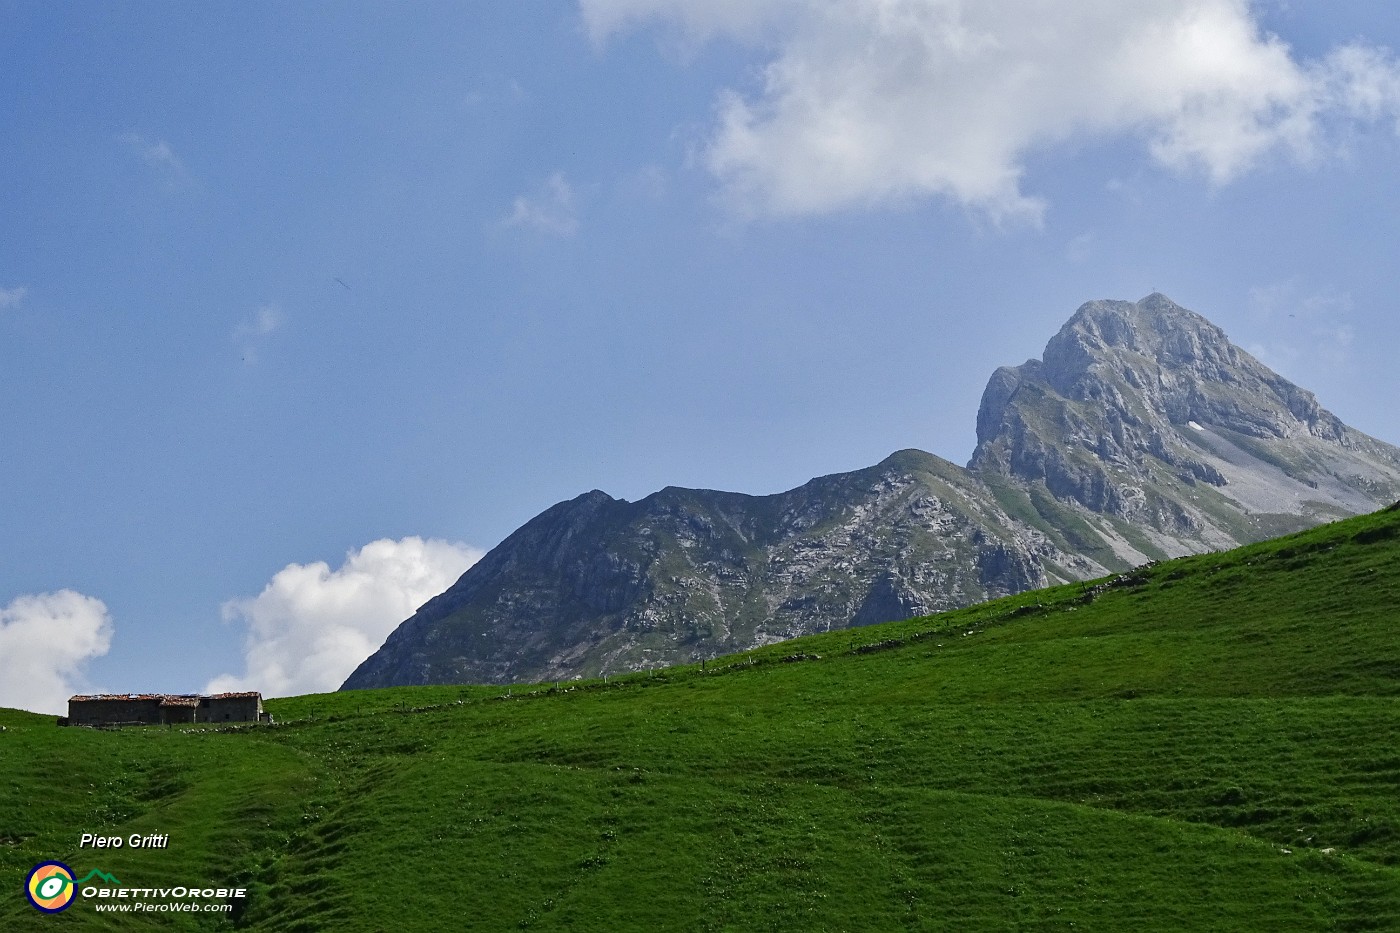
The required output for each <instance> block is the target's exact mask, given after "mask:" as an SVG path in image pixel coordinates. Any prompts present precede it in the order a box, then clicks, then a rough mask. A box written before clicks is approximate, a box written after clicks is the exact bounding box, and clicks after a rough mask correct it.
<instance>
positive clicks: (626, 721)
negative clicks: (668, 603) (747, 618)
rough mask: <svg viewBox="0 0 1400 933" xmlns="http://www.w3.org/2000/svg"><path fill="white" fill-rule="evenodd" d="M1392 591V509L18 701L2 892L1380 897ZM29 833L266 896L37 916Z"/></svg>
mask: <svg viewBox="0 0 1400 933" xmlns="http://www.w3.org/2000/svg"><path fill="white" fill-rule="evenodd" d="M1397 606H1400V512H1387V513H1378V514H1376V515H1372V516H1363V517H1361V518H1357V519H1353V520H1349V521H1345V522H1339V523H1337V524H1334V525H1329V526H1325V527H1322V528H1318V529H1314V530H1312V531H1309V532H1304V533H1302V534H1299V535H1294V536H1291V537H1289V538H1284V539H1279V540H1276V541H1270V542H1265V543H1263V544H1259V545H1254V546H1250V547H1247V548H1243V549H1240V550H1238V551H1233V552H1230V553H1229V554H1207V555H1201V556H1197V557H1191V558H1185V559H1182V560H1177V561H1172V562H1167V563H1162V564H1159V565H1156V566H1154V567H1152V568H1149V569H1146V570H1140V571H1135V572H1133V573H1131V574H1128V575H1125V576H1123V577H1120V578H1117V579H1116V580H1115V581H1114V584H1113V585H1107V586H1101V587H1097V588H1094V589H1089V588H1088V587H1086V586H1083V585H1078V584H1075V585H1071V586H1064V587H1059V588H1056V589H1053V590H1045V591H1040V592H1037V593H1027V594H1021V595H1019V596H1016V597H1012V598H1009V599H1005V600H999V601H997V602H993V603H987V604H985V605H982V606H977V607H973V608H971V609H967V610H962V611H958V612H954V613H948V614H945V615H942V616H938V617H934V618H927V619H916V620H910V621H908V622H900V623H894V624H892V625H884V626H876V627H872V628H867V629H858V630H851V631H843V632H839V633H833V634H830V635H823V636H814V637H811V638H806V639H801V640H799V641H795V642H788V643H785V644H782V645H774V646H770V647H768V648H766V649H763V650H761V651H756V652H752V653H751V654H748V655H742V656H737V657H732V658H724V659H720V660H719V661H717V662H710V663H709V664H707V665H706V668H705V670H704V671H703V672H702V671H701V670H699V669H698V668H695V667H688V668H676V669H672V670H670V671H667V672H663V673H659V674H657V675H654V676H648V675H646V674H642V675H631V676H628V677H626V678H622V679H616V680H611V681H609V682H607V683H602V682H596V681H595V682H588V683H582V684H565V685H563V686H564V689H562V690H554V689H552V688H550V687H548V686H546V687H535V688H522V687H516V688H513V689H511V690H509V691H507V690H506V689H505V688H499V687H491V688H461V687H425V688H400V689H393V690H381V691H362V692H349V693H340V694H332V695H325V696H310V697H298V698H292V699H286V700H279V701H274V702H272V703H270V704H269V706H270V708H272V710H273V711H274V713H275V715H277V716H278V718H279V719H280V720H282V721H283V724H282V725H279V726H277V727H274V728H267V727H256V728H245V729H242V730H234V731H225V732H214V731H209V732H201V731H182V730H178V729H159V728H149V729H141V730H127V731H121V732H96V731H90V730H83V729H58V728H55V727H54V726H53V725H52V720H51V719H48V718H44V717H38V716H32V715H29V714H23V713H15V712H0V725H4V726H5V727H6V731H5V732H3V733H0V891H3V890H8V891H9V892H10V893H9V894H0V929H5V930H30V929H33V930H43V929H52V928H56V927H59V926H62V927H66V928H74V929H84V928H94V929H96V928H102V929H118V930H121V929H131V930H138V929H148V928H149V929H155V928H160V929H198V930H206V929H207V930H219V929H250V930H292V931H297V930H305V931H313V930H364V931H377V930H394V931H414V930H424V931H429V930H431V931H437V930H445V929H481V930H515V929H541V930H548V929H564V928H567V929H577V930H611V929H639V930H640V929H646V930H651V929H674V930H724V929H745V930H750V929H754V930H787V929H791V930H898V929H921V930H922V929H933V930H939V929H947V930H1000V929H1017V930H1076V931H1077V930H1106V931H1120V930H1135V931H1136V930H1220V931H1244V930H1284V929H1286V930H1400V741H1397V740H1400V609H1397ZM84 830H89V831H105V832H110V833H112V834H120V835H126V834H129V833H131V832H136V831H146V832H156V831H158V832H168V833H170V835H171V847H170V849H168V850H165V851H159V850H157V851H145V852H143V851H132V850H128V849H123V850H120V851H116V852H104V853H100V855H99V854H94V853H92V852H91V851H89V850H84V851H82V852H79V851H78V850H77V835H78V833H80V832H82V831H84ZM1326 850H1331V851H1326ZM46 858H58V859H61V860H64V861H67V862H68V863H69V864H70V865H72V866H73V867H74V868H76V869H78V870H79V871H80V872H85V871H87V870H88V869H89V868H91V867H101V868H103V869H104V870H106V871H109V872H112V873H113V874H116V875H117V876H119V877H122V880H123V881H125V882H127V883H128V884H132V883H138V882H139V883H142V884H148V883H154V882H169V881H170V880H171V879H172V878H174V877H177V876H178V877H182V878H189V879H190V880H191V881H193V882H197V883H201V884H206V883H207V884H224V883H230V882H239V883H245V884H247V885H248V887H249V888H250V889H251V896H250V897H249V898H248V900H247V901H246V902H243V903H240V904H238V905H237V913H236V915H235V916H234V917H233V919H227V918H222V919H221V918H215V917H212V916H205V917H202V916H200V915H180V916H168V915H167V916H162V917H160V918H157V919H149V918H141V917H136V916H131V915H128V916H126V917H117V918H113V917H112V916H110V915H99V914H96V913H94V912H93V911H92V909H91V905H89V904H84V903H79V904H77V905H76V906H75V907H73V908H72V909H70V910H69V911H67V912H66V913H65V914H63V915H61V916H57V917H41V916H40V915H38V914H37V913H35V912H34V911H33V910H32V909H31V908H29V907H28V906H27V904H25V902H24V901H23V898H22V895H20V894H19V885H20V882H21V880H22V878H23V876H24V874H25V873H26V871H27V870H28V868H29V867H30V866H31V865H32V864H34V863H35V862H36V861H39V860H40V859H46Z"/></svg>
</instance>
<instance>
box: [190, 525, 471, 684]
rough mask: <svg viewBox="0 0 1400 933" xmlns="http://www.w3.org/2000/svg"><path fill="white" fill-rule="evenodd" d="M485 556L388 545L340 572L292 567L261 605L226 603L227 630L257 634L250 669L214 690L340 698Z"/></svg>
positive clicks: (463, 549) (256, 600) (406, 543)
mask: <svg viewBox="0 0 1400 933" xmlns="http://www.w3.org/2000/svg"><path fill="white" fill-rule="evenodd" d="M481 553H482V552H481V551H479V550H477V549H476V548H472V547H468V546H466V545H464V544H460V543H452V542H448V541H440V540H437V539H427V540H424V539H423V538H418V537H409V538H403V539H401V540H398V541H391V540H389V539H387V538H386V539H381V540H379V541H373V542H371V543H369V544H366V545H365V546H364V547H362V548H360V549H359V550H358V551H351V552H350V553H348V554H347V555H346V556H345V562H344V563H343V564H341V566H340V567H338V568H336V569H334V570H332V569H331V567H330V565H329V564H327V563H326V562H324V561H317V562H316V563H312V564H288V565H287V566H286V567H284V568H282V569H281V570H280V571H278V572H277V574H276V575H275V576H273V578H272V581H271V582H270V583H268V585H267V586H266V587H264V589H263V591H262V592H261V593H259V594H258V595H257V596H255V597H253V598H251V599H237V600H232V601H230V602H227V603H225V604H224V606H223V616H224V620H225V621H226V622H237V623H242V624H244V625H246V626H247V627H248V635H247V642H246V644H245V648H244V667H245V670H244V673H243V674H241V675H235V674H223V675H221V676H219V677H216V678H214V679H213V680H211V681H210V682H209V684H208V686H207V687H206V688H205V689H206V690H207V691H209V692H212V693H222V692H226V691H233V690H260V691H262V693H263V695H264V696H292V695H296V694H302V693H324V692H327V691H331V690H335V689H337V688H339V687H340V685H341V683H343V682H344V680H345V678H346V677H348V676H349V675H350V672H351V671H353V670H354V669H355V668H356V667H357V666H358V665H359V663H360V662H361V661H363V660H364V659H365V658H367V657H369V655H370V654H371V653H373V652H374V651H375V650H376V649H378V648H379V646H380V645H381V644H383V642H384V639H385V638H387V637H388V635H389V633H390V632H392V631H393V630H394V629H395V628H396V627H397V626H398V624H399V623H400V622H402V621H403V620H404V619H407V618H408V617H409V616H411V615H413V613H414V612H415V611H416V610H417V609H418V607H419V606H421V605H422V604H423V603H425V602H427V601H428V600H429V599H431V598H432V597H434V596H436V595H438V594H439V593H441V592H442V591H443V590H446V589H447V588H448V587H449V586H451V585H452V584H453V583H454V582H455V581H456V580H457V578H458V577H459V576H461V575H462V574H463V573H464V572H465V571H466V569H467V568H468V567H470V566H471V565H472V564H474V563H476V561H477V560H478V559H479V558H480V557H481Z"/></svg>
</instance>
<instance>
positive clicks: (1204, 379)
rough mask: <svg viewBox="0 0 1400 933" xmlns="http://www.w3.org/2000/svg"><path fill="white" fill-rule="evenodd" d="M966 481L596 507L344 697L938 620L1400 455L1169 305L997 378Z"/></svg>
mask: <svg viewBox="0 0 1400 933" xmlns="http://www.w3.org/2000/svg"><path fill="white" fill-rule="evenodd" d="M977 439H978V443H977V448H976V451H975V452H974V454H973V457H972V460H971V462H970V463H969V465H968V467H967V468H962V467H959V466H957V465H955V464H952V463H949V462H948V461H946V460H943V459H941V458H939V457H936V456H933V455H932V454H927V453H924V452H922V451H917V450H904V451H899V452H897V453H895V454H892V455H891V456H890V457H888V458H887V459H886V460H884V461H883V462H881V463H879V464H877V465H876V466H873V467H869V468H867V469H864V470H857V471H855V472H852V473H840V474H834V475H832V476H824V477H819V478H817V479H814V480H812V481H811V482H808V483H806V484H804V485H803V486H800V487H798V488H797V489H793V490H789V491H788V492H784V493H779V494H777V495H772V496H746V495H742V494H739V493H728V492H716V491H713V490H699V489H680V488H676V487H667V488H666V489H663V490H661V491H660V492H657V493H655V494H653V495H651V496H648V497H646V498H645V499H643V500H641V501H639V502H626V501H623V500H618V499H613V498H612V497H610V496H608V495H606V494H605V493H602V492H599V491H597V490H594V491H593V492H589V493H586V494H584V495H582V496H579V497H578V498H576V499H573V500H570V501H568V502H562V503H559V504H558V505H555V506H553V507H551V508H549V509H547V510H546V511H544V512H543V513H541V514H540V515H539V516H537V517H536V518H534V519H532V520H531V521H529V522H528V523H526V524H525V525H524V526H522V527H521V528H520V529H519V530H517V531H516V532H515V533H513V534H512V535H511V536H510V537H508V538H507V539H506V540H505V541H503V542H502V543H501V544H500V545H499V546H497V547H496V548H495V549H493V550H492V551H491V552H490V553H489V554H487V555H486V556H485V557H484V558H482V560H481V561H479V562H478V563H477V564H476V565H475V566H473V567H472V568H471V569H470V570H468V571H467V572H466V573H465V574H464V575H463V576H462V578H461V579H460V580H458V581H457V583H456V584H454V585H453V586H452V587H451V588H450V589H448V590H447V591H446V592H445V593H443V594H441V595H440V596H437V597H436V598H434V599H432V600H430V601H429V602H428V603H426V604H425V605H424V606H423V607H421V608H420V609H419V610H418V612H417V613H415V614H414V616H413V617H412V618H410V619H408V620H407V621H405V622H404V623H403V624H402V625H401V626H399V628H398V629H397V630H395V631H394V633H393V634H391V635H390V636H389V638H388V640H387V641H386V642H385V643H384V645H383V647H381V648H380V649H379V650H378V651H377V652H375V653H374V654H373V655H372V656H371V657H369V658H368V659H366V660H365V662H364V663H363V664H361V665H360V667H359V668H358V669H357V670H356V671H355V672H354V673H353V674H352V675H351V676H350V678H349V679H348V680H347V681H346V682H345V688H347V689H348V688H357V687H378V686H390V685H400V684H428V683H507V682H515V681H543V680H555V679H564V678H570V677H576V676H597V675H600V674H605V673H613V672H624V671H631V670H638V669H642V668H648V667H656V666H662V665H666V664H673V663H678V662H686V661H694V660H697V659H699V658H702V657H710V656H713V655H715V654H719V653H724V652H731V651H739V650H743V649H745V648H749V647H753V646H756V645H761V644H767V643H771V642H775V641H779V640H782V639H786V638H792V637H795V636H798V635H803V634H808V633H813V632H822V631H829V630H832V629H840V628H845V627H848V626H855V625H869V624H873V623H877V622H885V621H892V620H895V619H901V618H908V617H910V616H914V615H922V614H928V613H934V612H940V611H943V610H946V609H952V608H957V607H960V606H965V605H968V604H970V603H973V602H977V601H980V600H984V599H988V598H992V597H996V596H1002V595H1006V594H1009V593H1015V592H1020V591H1023V590H1027V589H1032V588H1036V587H1041V586H1045V585H1048V584H1052V583H1057V582H1068V581H1072V580H1082V579H1089V578H1092V577H1096V576H1101V575H1103V574H1104V573H1107V572H1109V571H1110V570H1122V569H1127V568H1128V567H1131V566H1134V565H1136V564H1139V563H1142V562H1144V561H1147V560H1151V559H1158V558H1162V557H1168V556H1176V555H1179V554H1186V553H1193V552H1199V551H1203V550H1211V549H1217V548H1223V547H1230V546H1233V545H1235V544H1238V543H1242V542H1245V541H1250V540H1257V539H1260V538H1265V537H1270V536H1272V535H1276V534H1282V533H1285V532H1287V531H1291V530H1296V529H1298V528H1302V527H1306V526H1308V525H1311V524H1316V523H1318V522H1321V521H1326V520H1329V519H1332V518H1336V517H1342V516H1345V515H1350V514H1356V513H1359V512H1363V511H1369V510H1373V509H1375V508H1378V507H1380V506H1382V505H1385V504H1386V503H1389V502H1393V501H1395V500H1396V499H1397V498H1400V450H1397V449H1396V448H1394V447H1391V446H1390V445H1388V444H1384V443H1382V442H1380V441H1377V440H1375V439H1374V438H1370V437H1367V436H1366V435H1364V434H1361V433H1360V432H1357V431H1355V430H1353V429H1351V428H1349V427H1347V426H1346V425H1345V424H1343V423H1342V422H1341V421H1340V420H1339V419H1337V418H1336V417H1335V416H1334V415H1332V414H1331V413H1330V412H1328V411H1326V410H1325V409H1324V408H1322V407H1321V406H1320V405H1319V404H1318V402H1317V399H1316V398H1314V397H1313V395H1312V393H1310V392H1308V391H1306V390H1304V389H1301V388H1299V387H1298V386H1295V385H1293V384H1292V383H1290V382H1288V381H1287V380H1286V379H1283V378H1282V377H1280V376H1279V375H1277V374H1276V373H1273V372H1272V371H1270V370H1269V369H1268V368H1267V367H1265V366H1264V365H1263V364H1261V363H1259V362H1258V361H1257V360H1255V359H1254V358H1253V357H1251V356H1250V355H1249V354H1248V353H1245V352H1244V351H1243V350H1241V349H1239V348H1238V347H1236V346H1234V345H1233V344H1231V343H1230V341H1229V340H1228V338H1227V337H1226V336H1225V334H1224V332H1223V331H1221V330H1220V329H1219V328H1218V327H1216V326H1215V325H1214V324H1212V323H1210V322H1209V321H1207V320H1206V319H1205V318H1203V317H1201V316H1200V315H1198V314H1195V313H1194V312H1191V311H1188V310H1186V309H1185V308H1182V307H1180V306H1178V305H1176V304H1175V303H1174V302H1172V301H1171V300H1170V299H1168V298H1166V297H1165V296H1163V295H1156V294H1154V295H1150V296H1148V297H1147V298H1145V299H1143V300H1142V301H1139V302H1135V303H1134V302H1126V301H1093V302H1089V303H1088V304H1085V305H1084V306H1082V307H1081V308H1080V309H1079V310H1078V311H1077V312H1076V313H1075V314H1074V316H1073V317H1071V318H1070V320H1069V321H1068V322H1067V323H1066V324H1065V325H1064V327H1063V328H1061V330H1060V332H1059V333H1058V334H1056V335H1055V336H1054V337H1052V338H1051V339H1050V341H1049V343H1048V344H1047V345H1046V348H1045V352H1044V354H1043V359H1042V360H1029V361H1027V362H1026V363H1023V364H1022V365H1020V366H1014V367H1012V366H1006V367H1002V368H1000V369H998V370H997V371H996V372H995V373H993V375H992V377H991V379H990V380H989V382H988V383H987V387H986V391H985V392H984V393H983V397H982V403H981V406H980V408H979V410H978V413H977Z"/></svg>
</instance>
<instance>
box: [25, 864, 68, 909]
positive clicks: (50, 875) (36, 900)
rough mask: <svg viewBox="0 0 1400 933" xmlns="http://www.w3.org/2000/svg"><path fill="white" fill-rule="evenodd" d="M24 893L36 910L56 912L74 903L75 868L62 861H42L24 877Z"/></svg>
mask: <svg viewBox="0 0 1400 933" xmlns="http://www.w3.org/2000/svg"><path fill="white" fill-rule="evenodd" d="M24 893H25V894H26V895H28V897H29V903H31V904H33V905H34V909H35V910H40V911H43V912H44V913H46V914H56V913H58V912H59V911H61V910H67V909H68V906H69V905H70V904H72V903H73V895H74V893H76V890H75V888H74V885H73V869H71V868H69V867H68V866H67V865H65V864H63V863H62V862H40V863H39V864H38V865H35V866H34V867H33V868H31V869H30V870H29V877H28V878H26V879H24Z"/></svg>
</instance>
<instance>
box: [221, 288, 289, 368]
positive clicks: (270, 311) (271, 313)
mask: <svg viewBox="0 0 1400 933" xmlns="http://www.w3.org/2000/svg"><path fill="white" fill-rule="evenodd" d="M283 320H284V318H283V316H282V309H281V308H279V307H278V306H277V304H276V303H275V302H267V303H265V304H262V305H259V306H258V308H257V310H255V311H254V312H253V313H252V314H250V315H248V316H247V317H246V318H244V319H243V320H242V321H240V322H239V323H238V326H237V327H235V328H234V329H233V340H234V343H236V344H238V347H239V350H240V352H242V354H243V361H244V362H245V363H256V362H257V352H258V348H259V347H260V346H261V345H262V343H263V341H264V340H265V339H266V338H267V336H268V335H269V334H271V333H272V332H273V331H275V330H277V329H278V328H279V327H281V326H282V322H283Z"/></svg>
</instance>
